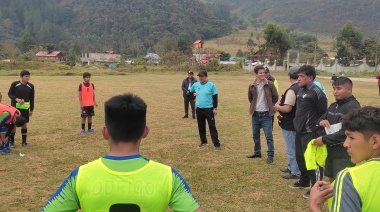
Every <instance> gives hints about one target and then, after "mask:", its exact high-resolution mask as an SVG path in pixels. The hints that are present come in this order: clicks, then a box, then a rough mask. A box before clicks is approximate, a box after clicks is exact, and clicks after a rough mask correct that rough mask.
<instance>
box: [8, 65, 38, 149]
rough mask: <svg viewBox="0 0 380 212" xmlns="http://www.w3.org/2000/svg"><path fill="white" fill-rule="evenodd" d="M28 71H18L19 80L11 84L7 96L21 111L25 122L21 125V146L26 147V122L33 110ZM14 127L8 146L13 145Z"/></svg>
mask: <svg viewBox="0 0 380 212" xmlns="http://www.w3.org/2000/svg"><path fill="white" fill-rule="evenodd" d="M29 79H30V73H29V71H27V70H22V71H21V72H20V80H19V81H15V82H13V83H12V84H11V86H10V88H9V91H8V96H9V98H10V99H11V105H12V106H13V107H15V108H17V109H18V110H19V111H20V112H21V116H22V117H24V118H25V121H26V123H25V124H24V125H23V126H22V127H21V136H22V143H21V144H22V146H23V147H28V143H27V142H26V138H27V133H28V128H27V123H28V122H29V117H30V116H32V115H33V111H34V85H33V84H32V83H30V82H29ZM15 134H16V127H14V128H13V130H12V133H11V135H10V146H11V147H15V146H16V145H15V140H14V139H15Z"/></svg>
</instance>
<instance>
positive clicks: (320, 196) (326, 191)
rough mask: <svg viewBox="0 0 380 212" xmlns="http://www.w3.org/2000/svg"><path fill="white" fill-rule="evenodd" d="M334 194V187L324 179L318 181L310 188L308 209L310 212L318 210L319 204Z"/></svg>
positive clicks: (319, 209)
mask: <svg viewBox="0 0 380 212" xmlns="http://www.w3.org/2000/svg"><path fill="white" fill-rule="evenodd" d="M333 194H334V187H333V186H331V185H329V184H328V183H327V182H325V181H318V182H316V183H315V184H314V186H313V187H312V188H311V190H310V199H309V209H310V211H311V212H320V211H322V210H321V207H320V206H321V205H322V204H323V203H324V202H325V201H326V200H327V199H329V198H330V197H332V196H333Z"/></svg>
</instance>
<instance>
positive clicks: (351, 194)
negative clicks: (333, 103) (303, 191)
mask: <svg viewBox="0 0 380 212" xmlns="http://www.w3.org/2000/svg"><path fill="white" fill-rule="evenodd" d="M342 128H343V129H344V130H345V134H346V136H347V138H346V140H345V141H344V144H343V146H344V147H345V148H346V149H347V152H348V154H349V155H350V157H351V161H352V162H353V163H356V164H358V163H361V162H363V161H365V162H364V163H363V164H361V165H357V166H355V167H349V168H346V169H344V170H343V171H341V172H339V173H338V175H337V177H336V180H335V181H334V187H332V186H331V185H328V183H327V182H324V181H318V182H317V183H316V184H315V185H314V186H313V188H312V189H311V193H310V202H309V208H310V211H312V212H320V211H322V210H321V208H320V205H322V204H323V202H324V201H325V200H326V199H328V198H330V197H331V196H333V199H332V205H329V208H330V211H380V201H379V197H380V180H379V176H380V108H376V107H369V106H368V107H363V108H361V109H355V110H351V111H350V112H349V113H348V114H347V115H345V116H344V117H343V119H342Z"/></svg>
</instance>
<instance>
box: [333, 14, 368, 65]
mask: <svg viewBox="0 0 380 212" xmlns="http://www.w3.org/2000/svg"><path fill="white" fill-rule="evenodd" d="M336 41H337V45H336V46H337V58H338V61H339V63H341V64H343V65H345V66H348V65H350V62H351V60H354V59H360V58H361V57H362V56H363V51H362V50H363V35H362V33H361V31H360V30H359V29H357V28H355V27H354V26H353V24H352V22H351V21H347V22H346V24H344V26H343V27H342V28H341V29H340V30H339V32H338V34H337V36H336Z"/></svg>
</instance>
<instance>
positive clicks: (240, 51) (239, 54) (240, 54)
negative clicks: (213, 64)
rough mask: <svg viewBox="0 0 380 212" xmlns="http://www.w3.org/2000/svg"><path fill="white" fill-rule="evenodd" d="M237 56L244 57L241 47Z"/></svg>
mask: <svg viewBox="0 0 380 212" xmlns="http://www.w3.org/2000/svg"><path fill="white" fill-rule="evenodd" d="M236 57H244V53H243V51H242V50H241V49H239V50H238V51H237V52H236Z"/></svg>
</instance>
